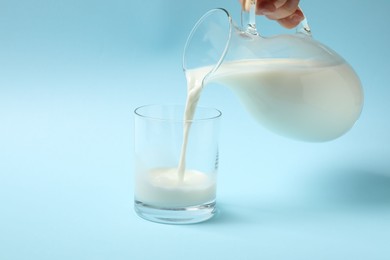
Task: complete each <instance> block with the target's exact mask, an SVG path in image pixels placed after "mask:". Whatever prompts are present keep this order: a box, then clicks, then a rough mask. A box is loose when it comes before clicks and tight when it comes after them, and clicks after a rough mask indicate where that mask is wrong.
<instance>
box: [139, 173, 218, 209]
mask: <svg viewBox="0 0 390 260" xmlns="http://www.w3.org/2000/svg"><path fill="white" fill-rule="evenodd" d="M136 182H137V185H136V186H135V189H136V190H135V194H136V200H138V201H141V202H143V203H145V204H149V205H152V206H158V207H163V208H169V207H188V206H195V205H202V204H205V203H208V202H213V201H214V200H215V193H216V186H215V180H214V179H213V178H211V177H209V176H207V175H206V174H204V173H201V172H199V171H194V170H186V171H185V172H184V178H183V179H182V180H179V178H178V175H177V168H160V169H154V170H151V171H149V172H147V173H146V174H138V175H137V180H136Z"/></svg>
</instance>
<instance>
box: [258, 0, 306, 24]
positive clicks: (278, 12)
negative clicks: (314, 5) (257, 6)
mask: <svg viewBox="0 0 390 260" xmlns="http://www.w3.org/2000/svg"><path fill="white" fill-rule="evenodd" d="M298 4H299V0H287V1H286V2H285V3H284V5H282V6H280V7H279V8H275V10H274V11H273V12H265V13H264V15H266V16H267V18H269V19H271V20H280V19H283V18H286V17H288V16H290V15H292V14H294V13H295V11H296V10H297V9H298Z"/></svg>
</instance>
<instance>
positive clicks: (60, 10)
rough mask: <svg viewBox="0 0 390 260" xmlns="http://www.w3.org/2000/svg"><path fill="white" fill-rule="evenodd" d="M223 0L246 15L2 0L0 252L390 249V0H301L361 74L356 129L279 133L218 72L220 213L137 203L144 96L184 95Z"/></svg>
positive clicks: (177, 99)
mask: <svg viewBox="0 0 390 260" xmlns="http://www.w3.org/2000/svg"><path fill="white" fill-rule="evenodd" d="M151 2H153V3H151ZM220 6H222V7H225V8H227V9H229V10H230V11H232V13H233V15H234V16H235V18H236V20H238V19H237V18H238V15H239V7H238V3H237V1H235V0H229V1H228V0H225V1H222V0H218V1H206V0H202V1H187V2H183V1H173V0H170V1H162V0H161V1H160V0H158V1H157V0H156V1H149V2H145V1H139V2H136V1H124V0H114V1H100V0H99V1H92V0H85V1H76V0H71V1H48V0H40V1H27V0H17V1H11V0H1V1H0V259H4V260H6V259H202V258H201V257H203V259H216V258H217V259H333V260H334V259H390V249H389V248H390V247H389V244H390V242H389V241H390V160H389V159H390V147H389V144H390V117H389V112H390V105H389V98H390V90H389V86H388V77H389V76H390V75H389V72H390V65H389V62H388V61H389V60H390V51H389V47H388V46H390V39H389V28H388V25H389V24H390V18H389V17H390V16H389V15H388V10H390V2H388V1H385V0H382V1H375V3H374V2H372V3H371V2H369V1H362V2H359V3H356V1H351V0H348V1H309V0H306V1H301V6H302V8H303V9H304V11H305V13H306V15H307V16H308V19H309V22H310V25H311V27H312V29H313V32H314V37H315V38H316V39H317V40H319V41H322V42H323V43H325V44H326V45H328V46H330V47H331V48H333V49H334V50H336V51H337V52H339V53H340V54H341V55H342V56H343V57H344V58H345V59H346V60H347V61H348V62H349V63H350V64H351V65H352V66H353V67H354V68H355V70H356V71H357V73H358V74H359V75H360V77H361V80H362V83H363V86H364V90H365V107H364V110H363V113H362V115H361V118H360V120H359V121H358V122H357V124H356V125H355V127H354V128H353V129H352V130H351V131H350V132H349V133H348V134H346V135H345V136H343V137H341V138H339V139H337V140H335V141H332V142H328V143H322V144H310V143H301V142H297V141H293V140H288V139H285V138H283V137H279V136H276V135H274V134H272V133H270V132H268V131H267V130H265V129H263V128H262V127H261V126H259V125H257V124H256V123H255V122H254V121H253V120H252V119H251V118H250V117H249V116H248V115H247V114H245V112H244V110H243V108H242V107H241V106H240V104H239V103H238V100H237V99H236V98H235V97H234V96H233V94H232V93H230V92H229V91H228V90H227V89H224V88H223V87H221V86H215V87H210V88H208V89H205V92H204V94H203V96H202V99H201V104H202V105H206V106H214V107H217V108H219V109H220V110H222V112H223V114H224V115H223V116H224V119H223V123H222V128H221V132H222V133H221V145H220V147H221V160H220V170H219V190H218V203H219V208H220V211H221V212H220V215H219V216H218V217H216V218H215V219H213V220H211V221H209V222H206V223H203V224H199V225H188V226H169V225H161V224H155V223H151V222H147V221H144V220H142V219H140V218H139V217H137V216H136V215H135V213H134V212H133V210H132V199H133V195H132V194H133V187H132V186H133V180H132V174H133V172H132V171H133V170H132V166H133V163H132V134H133V130H132V127H133V122H132V120H133V118H132V110H133V109H134V108H135V107H137V106H139V105H143V104H148V103H183V102H184V97H185V90H186V88H185V80H184V75H183V74H182V71H181V52H182V48H183V46H184V42H185V39H186V36H187V34H188V32H189V30H190V29H191V27H192V25H193V23H194V22H195V21H196V19H197V18H198V17H200V16H201V15H202V14H203V13H204V12H205V11H206V10H208V9H210V8H212V7H220ZM260 20H261V19H260ZM260 28H261V31H262V32H264V34H270V33H275V32H278V30H280V29H279V27H278V26H277V25H276V24H275V23H269V22H266V21H264V26H262V25H260Z"/></svg>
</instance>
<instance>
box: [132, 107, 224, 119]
mask: <svg viewBox="0 0 390 260" xmlns="http://www.w3.org/2000/svg"><path fill="white" fill-rule="evenodd" d="M148 107H160V108H163V107H165V108H180V109H181V111H183V118H181V119H177V118H170V117H167V116H156V115H146V113H142V112H140V110H142V109H144V108H148ZM184 110H185V106H184V105H174V104H173V105H171V104H149V105H142V106H139V107H137V108H135V109H134V110H133V112H134V115H135V116H137V117H139V118H144V119H149V120H154V121H162V122H172V123H183V122H200V121H210V120H214V119H218V118H220V117H221V116H222V112H221V111H220V110H219V109H217V108H213V107H204V106H197V107H196V110H197V111H199V110H208V111H213V112H214V114H213V115H211V116H203V117H200V118H195V119H192V120H184Z"/></svg>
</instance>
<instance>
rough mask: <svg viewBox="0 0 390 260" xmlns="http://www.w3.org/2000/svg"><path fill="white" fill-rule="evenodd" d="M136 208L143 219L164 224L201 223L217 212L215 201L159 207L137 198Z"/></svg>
mask: <svg viewBox="0 0 390 260" xmlns="http://www.w3.org/2000/svg"><path fill="white" fill-rule="evenodd" d="M134 210H135V212H136V213H137V214H138V216H140V217H141V218H143V219H146V220H149V221H153V222H157V223H164V224H194V223H199V222H203V221H206V220H208V219H210V218H212V217H213V216H214V215H215V214H216V213H217V208H216V205H215V201H213V202H210V203H207V204H202V205H198V206H191V207H185V208H157V207H155V206H150V205H148V204H144V203H142V202H140V201H137V200H135V201H134Z"/></svg>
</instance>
